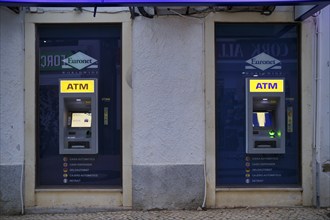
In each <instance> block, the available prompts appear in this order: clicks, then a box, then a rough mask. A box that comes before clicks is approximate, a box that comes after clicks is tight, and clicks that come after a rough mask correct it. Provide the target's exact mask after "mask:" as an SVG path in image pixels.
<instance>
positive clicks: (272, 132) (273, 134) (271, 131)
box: [268, 130, 275, 138]
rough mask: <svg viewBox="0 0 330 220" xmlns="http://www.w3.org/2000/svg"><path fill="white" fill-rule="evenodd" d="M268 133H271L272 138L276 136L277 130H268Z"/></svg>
mask: <svg viewBox="0 0 330 220" xmlns="http://www.w3.org/2000/svg"><path fill="white" fill-rule="evenodd" d="M268 134H269V137H270V138H275V131H274V130H270V131H268Z"/></svg>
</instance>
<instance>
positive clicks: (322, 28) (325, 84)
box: [316, 6, 330, 207]
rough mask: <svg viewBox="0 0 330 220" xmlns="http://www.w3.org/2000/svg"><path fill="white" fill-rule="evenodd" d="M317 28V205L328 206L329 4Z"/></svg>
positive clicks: (329, 162) (329, 188) (319, 18)
mask: <svg viewBox="0 0 330 220" xmlns="http://www.w3.org/2000/svg"><path fill="white" fill-rule="evenodd" d="M317 19H318V21H319V30H318V32H319V33H318V36H319V38H318V45H319V47H318V58H319V60H318V63H317V65H318V82H319V83H318V88H317V89H318V90H317V94H318V98H317V116H316V120H317V121H316V125H317V127H316V161H317V167H316V169H317V171H318V172H319V175H318V176H317V177H316V178H317V182H316V184H317V186H316V187H317V188H316V189H317V191H318V192H317V193H318V194H319V200H318V205H320V206H321V207H330V171H329V170H328V171H326V172H325V171H323V166H324V164H328V166H330V135H329V134H330V90H329V87H330V86H329V85H330V23H329V21H330V6H328V7H327V8H325V9H323V10H322V11H321V13H320V14H319V16H318V17H317Z"/></svg>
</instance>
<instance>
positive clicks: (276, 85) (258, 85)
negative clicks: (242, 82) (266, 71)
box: [250, 79, 284, 92]
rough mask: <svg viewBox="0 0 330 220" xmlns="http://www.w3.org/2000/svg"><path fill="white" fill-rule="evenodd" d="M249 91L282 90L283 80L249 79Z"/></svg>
mask: <svg viewBox="0 0 330 220" xmlns="http://www.w3.org/2000/svg"><path fill="white" fill-rule="evenodd" d="M250 92H284V80H283V79H250Z"/></svg>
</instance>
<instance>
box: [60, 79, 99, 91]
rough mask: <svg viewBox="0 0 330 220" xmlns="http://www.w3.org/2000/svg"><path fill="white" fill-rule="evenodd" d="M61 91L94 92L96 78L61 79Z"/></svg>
mask: <svg viewBox="0 0 330 220" xmlns="http://www.w3.org/2000/svg"><path fill="white" fill-rule="evenodd" d="M60 91H61V93H94V80H61V81H60Z"/></svg>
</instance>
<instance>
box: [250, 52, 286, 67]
mask: <svg viewBox="0 0 330 220" xmlns="http://www.w3.org/2000/svg"><path fill="white" fill-rule="evenodd" d="M245 62H247V63H248V64H250V65H248V66H245V69H256V68H257V69H260V70H262V71H264V70H267V69H282V66H281V61H279V60H278V59H276V58H274V57H272V56H270V55H268V54H266V53H264V52H262V53H261V54H258V55H257V56H255V57H252V58H251V59H249V60H247V61H245Z"/></svg>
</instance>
